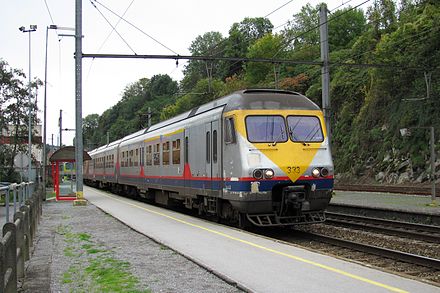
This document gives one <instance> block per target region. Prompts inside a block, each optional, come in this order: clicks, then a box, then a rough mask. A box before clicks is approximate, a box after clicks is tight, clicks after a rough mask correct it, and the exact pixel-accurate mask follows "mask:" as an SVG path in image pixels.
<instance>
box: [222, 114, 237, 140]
mask: <svg viewBox="0 0 440 293" xmlns="http://www.w3.org/2000/svg"><path fill="white" fill-rule="evenodd" d="M235 141H236V139H235V125H234V118H233V117H227V118H226V119H225V143H235Z"/></svg>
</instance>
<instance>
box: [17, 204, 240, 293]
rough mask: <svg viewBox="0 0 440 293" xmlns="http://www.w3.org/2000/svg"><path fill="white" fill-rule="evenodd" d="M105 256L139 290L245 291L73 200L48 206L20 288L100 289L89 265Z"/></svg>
mask: <svg viewBox="0 0 440 293" xmlns="http://www.w3.org/2000/svg"><path fill="white" fill-rule="evenodd" d="M103 259H105V260H106V261H107V263H104V264H102V265H107V266H108V263H110V264H113V265H114V266H121V267H123V268H124V270H126V271H127V273H128V274H129V275H131V276H134V277H135V278H136V279H137V280H136V281H135V285H134V286H135V290H134V291H135V292H208V293H209V292H213V293H214V292H242V291H241V290H239V289H238V288H236V287H234V286H233V285H230V284H228V283H226V282H225V281H223V280H222V279H220V278H218V277H217V276H215V275H214V274H212V273H210V272H208V271H207V270H206V269H204V268H202V267H200V266H198V265H197V264H195V263H194V262H192V261H190V260H188V259H187V258H185V257H183V256H182V255H180V254H178V253H177V252H175V251H173V250H171V249H169V248H168V247H164V246H162V245H160V244H158V243H156V242H154V241H153V240H151V239H150V238H148V237H147V236H145V235H142V234H140V233H138V232H136V231H134V230H132V229H130V228H129V227H127V226H126V225H124V224H123V223H121V222H119V221H118V220H116V219H114V218H113V217H111V216H110V215H108V214H105V213H104V212H102V211H101V210H100V209H98V208H97V207H95V206H94V205H92V204H90V203H89V204H88V205H87V206H85V207H74V206H73V204H72V202H45V203H44V204H43V215H42V220H41V223H40V224H39V228H38V232H37V236H36V239H35V240H34V247H33V255H32V256H31V259H30V261H28V262H27V264H26V266H27V267H26V277H25V280H24V282H23V284H22V288H21V291H22V292H101V291H102V287H99V285H97V283H96V278H95V279H93V276H92V273H90V268H91V264H95V263H96V262H97V260H99V261H102V260H103ZM109 259H110V260H111V262H108V260H109ZM94 261H95V262H94ZM113 290H114V289H110V290H109V291H106V292H111V291H113ZM117 291H118V292H125V290H124V288H119V289H118V290H117ZM127 292H133V288H131V289H130V290H128V289H127Z"/></svg>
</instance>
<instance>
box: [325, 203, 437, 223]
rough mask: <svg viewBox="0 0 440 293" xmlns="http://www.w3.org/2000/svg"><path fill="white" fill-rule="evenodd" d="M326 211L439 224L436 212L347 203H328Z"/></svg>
mask: <svg viewBox="0 0 440 293" xmlns="http://www.w3.org/2000/svg"><path fill="white" fill-rule="evenodd" d="M326 212H330V213H340V214H349V215H356V216H365V217H371V218H379V219H388V220H393V221H394V220H399V221H402V222H408V223H419V224H425V225H430V226H440V215H439V214H438V213H437V214H436V213H434V212H433V213H417V212H409V211H400V210H396V209H389V208H380V207H367V206H357V205H349V204H337V203H330V205H329V206H328V207H327V210H326Z"/></svg>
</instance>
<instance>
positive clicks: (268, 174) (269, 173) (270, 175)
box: [264, 169, 275, 179]
mask: <svg viewBox="0 0 440 293" xmlns="http://www.w3.org/2000/svg"><path fill="white" fill-rule="evenodd" d="M274 175H275V172H274V171H273V170H272V169H266V170H264V178H266V179H272V178H273V176H274Z"/></svg>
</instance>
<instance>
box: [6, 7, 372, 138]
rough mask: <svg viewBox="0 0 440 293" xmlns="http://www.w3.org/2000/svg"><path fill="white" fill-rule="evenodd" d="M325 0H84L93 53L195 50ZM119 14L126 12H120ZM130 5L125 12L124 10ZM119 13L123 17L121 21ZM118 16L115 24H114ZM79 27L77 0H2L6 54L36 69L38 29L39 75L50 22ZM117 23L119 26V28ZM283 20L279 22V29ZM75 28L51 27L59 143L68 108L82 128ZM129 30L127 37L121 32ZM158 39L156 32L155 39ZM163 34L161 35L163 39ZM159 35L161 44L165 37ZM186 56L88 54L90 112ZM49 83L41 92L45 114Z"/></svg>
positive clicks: (52, 124)
mask: <svg viewBox="0 0 440 293" xmlns="http://www.w3.org/2000/svg"><path fill="white" fill-rule="evenodd" d="M364 1H365V0H327V1H325V0H324V2H326V3H327V6H328V9H329V10H333V9H334V8H337V7H347V6H349V5H350V6H356V5H358V4H360V3H362V2H364ZM320 2H322V0H321V1H319V0H309V1H305V0H303V1H298V0H293V1H288V0H272V1H261V0H221V1H213V0H211V1H207V0H205V1H202V0H185V1H178V0H174V1H172V0H161V1H147V0H99V2H98V3H101V4H102V5H100V4H96V7H97V8H95V6H93V5H92V2H91V1H87V0H84V1H82V19H83V21H82V25H83V29H82V30H83V36H84V38H83V44H82V52H83V53H85V54H97V53H100V54H134V53H136V54H139V55H143V54H145V55H154V54H158V55H175V54H176V53H177V54H179V55H190V53H189V50H188V48H189V47H190V45H191V42H192V41H194V40H195V39H196V38H197V36H199V35H203V34H204V33H206V32H210V31H217V32H220V33H221V34H222V35H223V37H227V36H228V31H229V29H230V27H231V26H232V24H233V23H235V22H241V21H242V20H243V19H244V18H245V17H264V16H266V15H268V14H270V13H271V12H273V11H274V10H276V9H277V8H279V7H281V6H283V5H284V4H286V5H285V6H283V7H282V8H280V9H279V10H277V11H275V12H273V13H272V14H270V15H269V16H268V18H269V19H270V21H271V22H272V24H273V25H274V27H275V28H276V27H278V26H281V25H283V24H285V23H286V22H287V21H288V20H291V19H292V16H293V15H294V14H295V13H298V12H299V11H300V9H301V7H302V6H304V5H306V4H307V3H310V4H311V5H312V6H315V5H317V4H319V3H320ZM103 5H104V6H105V7H107V8H108V9H107V8H105V7H104V6H103ZM109 10H110V11H112V12H114V13H116V14H117V15H119V16H122V15H123V19H124V20H120V18H119V17H118V16H115V15H114V14H113V13H112V12H110V11H109ZM124 13H125V14H124ZM118 21H119V23H118ZM109 23H111V25H110V24H109ZM51 24H55V25H57V26H58V27H65V28H74V27H75V0H70V1H67V0H2V1H1V10H0V40H1V43H0V58H1V59H3V60H4V61H6V62H7V63H8V64H9V66H10V67H11V68H14V69H21V70H23V71H24V73H25V74H26V76H29V33H22V32H21V31H19V27H21V26H24V27H25V28H26V29H29V27H30V25H37V30H36V31H35V32H32V33H30V35H31V76H32V78H33V79H34V78H39V79H40V80H42V81H44V72H45V67H44V64H45V44H46V27H47V26H49V25H51ZM112 26H113V27H116V31H117V33H116V32H115V31H113V28H112ZM282 28H283V27H280V28H278V29H277V30H276V31H275V32H278V31H280V30H281V29H282ZM73 33H74V32H73V31H69V30H56V31H55V30H48V58H47V64H48V70H47V143H49V144H50V143H51V142H52V141H51V138H52V134H53V137H54V144H55V145H57V144H58V137H59V135H58V133H59V128H58V118H59V114H60V109H61V110H62V111H63V128H68V129H73V128H75V71H74V70H75V61H74V58H73V53H74V51H75V39H74V38H73V37H69V36H64V37H63V36H60V34H73ZM121 36H122V38H121ZM153 39H154V40H153ZM155 40H156V41H155ZM159 42H160V43H161V44H159ZM185 63H186V61H184V60H181V61H179V65H178V66H176V62H175V60H147V59H146V60H144V59H90V58H83V62H82V65H83V69H82V72H83V75H82V79H83V89H82V116H83V118H84V117H86V116H87V115H89V114H95V113H96V114H99V115H101V114H102V113H103V112H104V111H105V110H107V109H109V108H111V107H112V106H113V105H115V104H116V103H117V102H118V101H119V100H120V99H121V97H122V93H123V92H124V89H125V88H126V87H127V86H128V85H129V84H131V83H134V82H136V81H138V80H139V79H140V78H145V77H146V78H151V77H152V76H154V75H157V74H168V75H169V76H170V77H171V78H172V79H174V80H176V81H180V80H181V79H182V77H183V74H182V70H183V69H184V65H185ZM43 100H44V87H41V88H40V89H39V90H38V92H37V101H38V107H39V109H40V113H39V114H38V116H39V118H40V120H41V121H43V109H44V104H43ZM74 134H75V132H74V131H64V132H63V134H62V137H63V139H62V140H63V144H65V145H72V144H73V137H74Z"/></svg>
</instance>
